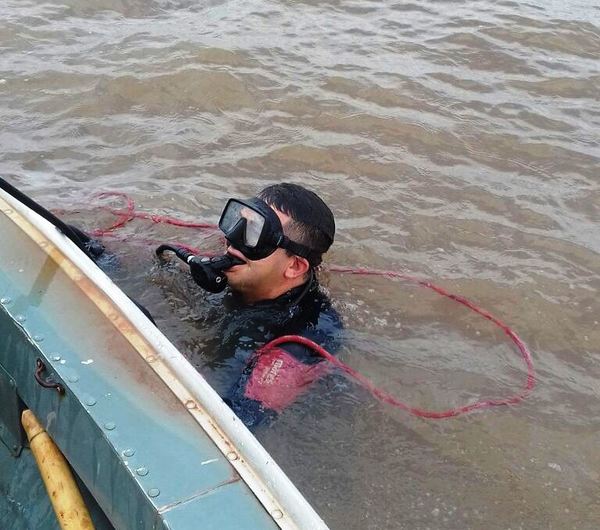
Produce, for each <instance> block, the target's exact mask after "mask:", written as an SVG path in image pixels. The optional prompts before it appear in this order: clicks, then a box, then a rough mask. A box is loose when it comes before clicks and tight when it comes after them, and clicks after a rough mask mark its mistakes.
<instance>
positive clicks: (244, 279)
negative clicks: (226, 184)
mask: <svg viewBox="0 0 600 530" xmlns="http://www.w3.org/2000/svg"><path fill="white" fill-rule="evenodd" d="M219 227H220V228H221V230H222V231H223V232H224V233H225V237H226V238H227V240H228V243H229V246H228V250H227V252H228V253H229V254H231V255H233V256H235V257H238V258H240V259H243V260H244V261H245V263H244V264H243V265H237V266H234V267H232V268H231V269H229V270H227V271H226V272H225V274H226V276H227V280H228V283H229V286H230V287H231V289H232V290H234V291H237V292H239V293H240V294H241V295H242V296H243V297H244V299H245V300H246V301H247V302H257V301H260V300H270V299H273V298H277V297H278V296H280V295H281V294H283V293H285V292H286V291H288V290H290V289H293V288H294V287H297V286H299V285H302V284H303V283H304V282H305V281H306V280H307V279H308V276H309V272H310V271H311V269H313V268H314V267H316V266H318V265H319V264H320V263H321V261H322V256H323V254H324V253H325V252H327V250H328V249H329V247H330V246H331V244H332V243H333V238H334V235H335V221H334V218H333V214H332V212H331V210H330V209H329V208H328V207H327V205H326V204H325V203H324V202H323V200H322V199H320V198H319V196H318V195H316V194H315V193H313V192H312V191H310V190H307V189H306V188H304V187H302V186H299V185H297V184H288V183H283V184H275V185H272V186H268V187H267V188H265V189H263V190H262V191H261V192H260V193H259V194H258V196H257V197H254V198H252V199H249V200H245V201H242V200H236V199H230V200H229V202H228V203H227V205H226V207H225V209H224V210H223V214H222V215H221V220H220V221H219Z"/></svg>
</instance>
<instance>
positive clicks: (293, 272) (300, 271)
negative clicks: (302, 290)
mask: <svg viewBox="0 0 600 530" xmlns="http://www.w3.org/2000/svg"><path fill="white" fill-rule="evenodd" d="M309 269H310V265H309V263H308V260H307V259H306V258H301V257H300V256H296V255H295V254H294V255H293V256H290V261H289V263H288V266H287V267H286V269H285V271H284V273H283V274H284V276H285V277H286V278H288V279H289V280H295V279H296V278H300V277H302V276H304V275H305V274H306V273H307V272H308V271H309Z"/></svg>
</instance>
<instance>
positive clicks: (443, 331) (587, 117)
mask: <svg viewBox="0 0 600 530" xmlns="http://www.w3.org/2000/svg"><path fill="white" fill-rule="evenodd" d="M3 13H4V16H3V18H2V20H1V21H0V38H1V42H2V55H1V56H0V119H1V121H2V127H1V128H0V140H1V143H2V151H1V152H0V171H1V172H2V173H3V174H4V175H8V176H9V178H10V179H11V181H12V182H14V183H16V184H18V185H20V186H21V187H22V188H23V189H24V190H25V191H27V192H29V193H31V194H32V195H33V196H34V197H35V198H37V199H38V200H39V201H40V202H42V203H43V204H45V205H47V206H52V207H55V208H63V209H67V210H73V209H78V210H79V213H77V214H69V218H70V220H73V221H77V222H79V223H80V224H82V225H84V226H87V227H88V228H90V227H95V226H105V225H106V224H107V223H110V222H111V221H112V219H110V216H107V214H106V212H105V211H103V210H100V209H97V208H95V207H93V206H94V204H90V203H94V200H93V199H92V195H93V193H94V192H97V191H104V190H116V189H118V190H122V191H126V192H127V193H129V194H130V195H132V196H133V197H134V198H135V200H136V203H137V206H138V207H139V208H140V209H144V210H146V211H157V212H161V213H169V214H178V215H181V216H184V217H186V218H187V219H202V220H207V221H214V220H215V219H216V216H217V214H218V213H219V211H220V208H221V207H222V205H223V203H224V200H225V199H226V198H227V197H229V196H230V195H234V196H235V195H251V194H254V192H256V191H257V190H258V189H259V188H261V187H263V186H264V185H265V184H267V183H272V182H276V181H280V180H283V179H285V180H292V181H295V182H301V183H304V184H306V185H307V186H309V187H311V188H313V189H315V190H317V191H318V192H319V194H321V195H322V196H323V197H324V198H325V200H326V201H327V202H328V203H329V204H330V205H331V207H332V209H333V210H334V212H335V213H336V217H337V221H338V236H337V239H336V243H335V245H334V247H333V249H332V251H331V253H330V257H329V263H340V264H357V265H363V266H370V267H377V268H382V269H398V270H409V271H412V272H413V273H415V274H418V275H421V276H424V277H430V278H432V279H434V280H435V281H436V282H438V283H441V284H443V285H444V286H445V287H446V288H448V289H449V290H451V291H453V292H459V293H461V294H463V295H465V296H468V297H469V298H472V299H473V300H475V301H477V302H478V303H479V304H481V305H482V306H483V307H485V308H487V309H490V310H492V311H493V312H494V313H495V314H497V315H498V316H499V317H500V318H501V319H503V320H505V321H506V322H507V323H509V324H511V325H512V326H514V327H515V329H516V330H517V331H518V332H519V333H520V335H521V336H522V337H523V338H524V340H525V341H526V342H527V343H528V344H529V345H530V347H531V348H532V350H533V352H534V360H535V363H536V368H537V373H538V378H539V385H538V387H537V388H536V391H535V392H534V394H533V395H532V397H531V398H530V399H528V400H527V401H526V402H525V403H523V404H521V405H519V406H518V407H513V408H511V409H505V410H489V411H485V412H480V413H476V414H472V415H470V416H466V417H461V418H458V419H452V420H445V421H443V422H431V421H423V420H420V419H417V418H412V417H409V416H407V415H406V414H404V413H402V412H401V411H397V410H394V409H391V408H390V407H388V406H385V405H382V404H381V403H379V402H377V401H375V400H374V399H373V398H372V396H370V395H369V394H368V393H367V392H366V391H365V390H364V389H361V388H360V387H358V385H357V384H355V383H354V382H352V381H351V380H349V379H347V378H345V377H341V376H340V377H338V378H333V379H331V380H327V381H323V382H322V383H321V384H319V385H317V387H316V388H315V389H314V391H313V392H312V393H311V395H310V396H309V397H307V398H306V399H304V400H302V401H301V402H299V403H297V404H296V405H294V406H293V407H292V408H291V409H290V410H289V411H288V412H286V414H284V415H283V416H282V417H281V418H280V419H279V421H277V422H276V423H274V424H273V425H271V426H270V427H269V428H268V429H265V430H263V431H259V432H258V433H257V434H258V436H259V438H260V439H261V441H262V442H263V443H264V445H265V446H266V447H267V449H268V450H270V451H271V452H272V453H273V455H274V456H275V457H276V458H277V459H278V460H279V461H280V463H281V465H282V467H283V468H284V469H285V470H286V471H287V472H288V474H289V475H290V476H291V477H292V478H293V479H294V480H295V481H296V483H297V484H298V485H299V487H300V488H301V489H302V491H303V492H304V493H305V494H306V496H307V497H308V498H309V499H310V500H311V502H312V503H313V504H314V505H315V506H316V507H317V509H318V510H319V512H320V513H321V514H322V515H323V516H324V518H325V519H326V520H327V521H328V523H329V524H330V525H331V526H332V527H333V528H378V529H379V528H411V529H412V528H427V527H430V528H452V529H454V528H540V529H541V528H549V527H553V528H581V529H587V528H590V529H591V528H595V527H596V526H597V525H596V524H595V521H596V520H597V519H598V518H599V517H600V503H599V501H598V500H597V481H598V479H600V457H599V456H598V451H597V449H596V446H597V440H596V439H595V438H596V431H597V429H596V428H595V424H596V423H597V421H598V414H599V413H598V410H599V409H598V398H599V397H600V396H599V394H600V391H599V390H598V389H599V386H598V377H599V376H600V370H599V369H598V361H599V360H600V325H599V324H598V322H599V320H600V318H599V316H598V315H599V314H600V311H599V309H600V307H599V305H598V302H597V296H596V293H597V292H598V289H599V288H600V280H599V274H600V266H599V264H598V263H599V260H598V255H599V253H600V243H599V239H598V219H599V218H600V184H599V183H598V176H597V168H598V163H599V162H600V138H599V136H598V130H599V126H600V106H599V105H598V94H599V93H600V67H599V63H598V57H599V56H600V26H599V24H598V20H599V17H600V4H598V3H597V2H591V3H590V2H582V1H577V0H573V1H571V0H569V1H568V2H558V1H554V0H552V1H549V2H538V1H537V0H535V1H532V2H528V3H516V2H511V1H502V2H490V1H489V0H481V1H476V2H468V3H457V2H447V1H444V2H432V1H424V2H420V3H410V2H409V3H401V2H400V3H398V2H392V1H389V2H388V1H385V2H381V1H379V2H372V1H368V0H357V1H353V2H350V1H348V2H340V1H337V0H331V1H327V2H313V1H310V0H306V1H294V2H292V1H289V0H274V1H271V2H266V3H265V2H256V1H251V2H245V3H243V4H240V3H239V2H208V3H204V4H202V5H201V6H200V5H198V4H197V3H194V2H185V1H174V2H166V1H162V0H158V1H153V2H141V1H120V0H102V1H100V0H97V1H94V2H90V1H83V2H82V1H77V2H74V1H67V2H64V1H63V2H60V3H56V2H52V1H51V2H45V3H42V4H38V3H33V2H14V1H9V2H5V6H4V10H3ZM163 240H165V241H167V240H169V241H178V240H180V241H185V242H187V243H190V244H193V245H196V246H205V247H207V248H215V246H216V245H218V244H219V243H218V240H217V239H216V238H214V237H213V236H211V237H209V238H208V239H206V235H205V234H203V233H199V232H194V231H190V230H188V231H185V230H180V231H177V230H175V229H172V228H168V227H165V226H159V225H153V224H151V223H145V222H142V221H135V222H132V223H130V224H128V225H127V226H126V227H125V228H124V229H123V230H122V231H121V232H120V233H119V234H118V237H114V238H112V239H107V240H106V243H107V245H108V246H110V247H111V249H113V250H114V251H115V252H117V253H118V254H119V256H120V258H121V261H122V263H123V268H122V270H121V272H120V273H119V274H118V276H117V280H118V282H119V283H120V284H121V285H122V286H123V287H124V288H125V289H126V290H127V291H128V292H129V293H131V294H132V295H134V296H136V297H137V298H139V299H140V301H141V302H142V303H144V304H145V305H146V306H148V307H149V308H150V310H151V311H152V313H153V314H154V315H155V316H156V318H157V321H158V323H159V325H160V327H161V329H163V330H164V331H165V333H166V334H167V335H168V336H169V337H170V338H171V339H172V340H173V341H174V342H175V343H176V344H177V345H178V346H180V347H181V348H182V349H183V350H184V351H186V350H187V351H188V353H189V351H196V352H200V354H202V352H203V348H205V347H206V344H207V343H208V340H209V339H210V338H211V333H213V332H214V330H215V329H218V328H217V327H216V326H217V324H218V322H219V318H220V313H219V301H218V299H213V298H207V297H205V296H204V295H203V294H201V293H199V292H198V290H197V289H195V287H194V286H193V284H191V283H190V281H189V280H188V279H186V278H185V277H184V276H183V275H181V274H179V273H178V272H177V270H173V269H169V268H166V269H160V268H159V267H158V265H157V264H156V262H155V261H154V260H153V257H152V247H151V246H149V244H148V242H149V241H163ZM322 283H323V284H324V285H325V286H326V287H327V289H328V290H329V291H330V293H331V296H332V298H333V299H334V300H336V304H337V307H338V309H339V311H340V312H341V313H342V315H343V316H344V318H345V325H346V328H347V330H348V337H347V343H346V346H345V349H344V350H343V351H342V353H341V356H342V358H343V359H344V360H345V361H346V362H348V363H349V364H350V365H352V366H353V367H356V368H358V369H360V370H361V371H362V373H364V374H366V375H368V377H369V378H371V379H372V380H373V381H375V382H376V383H377V384H378V385H380V386H381V387H383V388H385V389H386V390H388V391H390V392H392V393H393V394H395V395H397V396H398V397H399V398H400V399H403V400H405V401H407V402H409V403H411V404H414V405H418V406H427V407H432V408H445V407H447V406H449V405H457V404H462V403H465V402H469V401H472V400H475V399H478V398H480V397H486V396H490V397H498V396H503V395H506V394H507V393H510V392H514V391H515V390H517V389H518V388H519V387H520V385H521V384H522V381H523V377H524V374H523V367H522V365H521V364H520V360H519V357H518V352H515V351H513V349H512V346H511V344H510V343H509V342H508V341H507V338H506V337H505V336H504V335H503V334H502V332H500V331H499V330H498V329H497V328H494V327H492V326H491V325H490V324H489V323H488V322H486V321H485V320H483V319H481V318H478V317H477V316H475V315H473V314H471V313H469V312H468V311H467V310H466V309H464V308H462V307H460V306H458V305H457V304H454V303H453V302H451V301H448V300H445V299H442V298H440V297H437V296H436V295H435V294H433V293H430V292H427V291H426V290H424V289H420V288H417V287H414V286H411V285H407V284H405V283H403V282H400V281H391V280H385V279H382V278H364V277H354V276H341V275H337V274H334V273H330V272H327V271H324V272H323V274H322ZM204 355H206V356H207V358H208V357H209V356H210V352H204Z"/></svg>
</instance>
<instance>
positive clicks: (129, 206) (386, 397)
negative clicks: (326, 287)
mask: <svg viewBox="0 0 600 530" xmlns="http://www.w3.org/2000/svg"><path fill="white" fill-rule="evenodd" d="M96 197H98V198H99V199H105V198H112V197H118V198H121V199H124V201H125V209H116V208H110V207H103V209H105V210H106V211H108V212H110V213H111V214H113V215H114V216H116V217H117V219H116V221H115V222H114V223H113V224H111V225H110V226H108V227H107V228H102V229H96V230H92V231H90V234H91V235H93V236H95V237H115V236H116V234H115V231H116V230H118V229H120V228H122V227H123V226H125V225H126V224H127V223H129V222H130V221H132V220H133V219H145V220H149V221H152V222H153V223H159V224H169V225H173V226H177V227H183V228H195V229H200V230H211V231H213V230H216V229H217V226H216V225H214V224H210V223H195V222H190V221H183V220H181V219H177V218H175V217H169V216H167V215H157V214H150V213H144V212H138V211H136V208H135V203H134V201H133V199H132V198H131V197H129V196H128V195H127V194H125V193H121V192H104V193H100V194H98V195H97V196H96ZM151 243H154V242H151ZM176 244H177V245H179V246H181V247H185V248H187V249H188V250H190V251H192V252H194V253H198V249H195V248H194V247H190V246H188V245H184V244H182V243H176ZM328 270H329V271H331V272H339V273H342V274H356V275H362V276H385V277H388V278H401V279H403V280H407V281H410V282H413V283H416V284H418V285H420V286H422V287H426V288H427V289H431V290H432V291H435V292H436V293H438V294H439V295H441V296H445V297H447V298H450V299H451V300H454V301H455V302H457V303H459V304H462V305H464V306H465V307H467V308H468V309H470V310H471V311H473V312H475V313H477V314H478V315H480V316H482V317H484V318H485V319H487V320H489V321H490V322H492V323H493V324H494V325H496V326H497V327H499V328H500V329H501V330H502V331H503V332H504V333H505V334H506V335H507V336H508V337H509V338H510V340H511V341H512V342H513V343H514V344H515V346H516V347H517V349H518V350H519V352H520V353H521V356H522V358H523V361H524V362H525V365H526V367H527V378H526V381H525V384H524V385H523V388H522V389H521V391H520V392H519V393H517V394H514V395H512V396H509V397H507V398H504V399H482V400H479V401H476V402H475V403H471V404H468V405H464V406H461V407H455V408H451V409H447V410H441V411H432V410H426V409H421V408H417V407H411V406H409V405H407V404H406V403H404V402H402V401H399V400H398V399H396V398H395V397H394V396H392V395H391V394H389V393H387V392H385V391H383V390H381V389H379V388H377V387H376V386H375V385H374V384H373V383H372V382H371V381H370V380H369V379H367V378H366V377H365V376H363V375H362V374H360V373H359V372H357V371H356V370H354V369H353V368H351V367H350V366H348V365H347V364H345V363H343V362H342V361H340V360H339V359H338V358H337V357H334V356H333V355H331V353H329V352H328V351H327V350H325V349H324V348H322V347H321V346H319V345H318V344H316V343H315V342H313V341H312V340H310V339H307V338H306V337H302V336H299V335H284V336H282V337H278V338H276V339H274V340H272V341H271V342H269V343H268V344H266V345H265V346H263V348H262V349H261V350H260V352H265V351H267V350H270V349H272V348H274V347H276V346H278V345H279V344H284V343H290V342H295V343H298V344H302V345H303V346H306V347H307V348H309V349H311V350H313V351H314V352H315V353H317V354H319V355H321V356H322V357H323V358H325V359H327V360H328V361H329V362H330V363H331V364H333V365H334V366H337V367H338V368H339V369H340V370H342V371H343V372H345V373H347V374H348V375H350V376H351V377H353V378H354V379H356V380H357V381H358V382H359V383H360V384H362V385H363V386H364V387H365V388H367V389H368V390H369V391H370V392H371V394H373V396H375V397H376V398H377V399H379V400H381V401H383V402H384V403H388V404H389V405H392V406H394V407H398V408H400V409H402V410H405V411H406V412H408V413H410V414H412V415H414V416H418V417H420V418H429V419H444V418H451V417H454V416H458V415H460V414H466V413H468V412H472V411H474V410H478V409H483V408H489V407H498V406H504V405H514V404H516V403H519V402H521V401H523V400H524V399H525V398H526V397H527V396H528V395H529V394H530V393H531V391H532V390H533V388H534V387H535V382H536V381H535V371H534V367H533V360H532V357H531V352H530V351H529V349H528V348H527V346H526V345H525V343H524V342H523V341H522V340H521V338H520V337H519V336H518V335H517V334H516V332H515V331H513V330H512V329H511V328H510V327H509V326H508V325H506V324H505V323H504V322H502V321H501V320H500V319H498V318H496V317H495V316H493V315H492V314H491V313H490V312H488V311H486V310H485V309H483V308H481V307H479V306H477V305H476V304H474V303H473V302H471V301H470V300H468V299H467V298H465V297H463V296H459V295H456V294H452V293H450V292H448V291H447V290H446V289H444V288H443V287H440V286H438V285H435V284H433V283H431V282H428V281H426V280H422V279H419V278H417V277H416V276H411V275H409V274H405V273H402V272H397V271H384V270H377V269H367V268H363V267H346V266H339V265H331V266H329V267H328Z"/></svg>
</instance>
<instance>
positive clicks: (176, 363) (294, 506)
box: [0, 190, 328, 530]
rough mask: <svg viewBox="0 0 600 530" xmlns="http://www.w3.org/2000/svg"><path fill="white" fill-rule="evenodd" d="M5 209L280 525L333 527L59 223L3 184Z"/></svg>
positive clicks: (1, 207) (0, 200) (0, 203)
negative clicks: (151, 372) (11, 193)
mask: <svg viewBox="0 0 600 530" xmlns="http://www.w3.org/2000/svg"><path fill="white" fill-rule="evenodd" d="M0 211H2V212H3V213H4V214H5V215H7V216H8V217H9V218H11V220H12V221H13V222H14V223H15V224H17V225H18V226H19V227H20V228H21V230H23V232H24V233H25V234H27V235H28V236H29V237H30V238H31V239H32V240H33V241H35V242H36V243H37V244H38V245H39V246H40V248H41V249H42V250H43V251H44V252H45V253H46V254H47V255H48V256H49V257H50V258H52V259H53V260H54V261H55V262H56V263H57V265H58V266H59V267H60V268H61V269H62V270H63V272H64V273H65V274H67V276H68V277H69V278H71V280H72V281H74V282H75V283H76V284H77V285H78V286H79V287H80V288H81V290H82V291H83V292H84V294H85V295H86V296H87V297H88V298H89V299H90V300H91V301H92V302H93V303H94V304H95V305H96V306H97V307H98V309H99V310H100V311H101V312H102V313H103V314H104V315H105V316H106V318H108V319H109V320H110V321H111V322H112V323H113V325H114V326H115V328H116V329H117V330H118V332H119V333H121V334H122V335H123V336H124V337H125V338H126V339H127V341H128V342H129V343H130V344H131V345H132V347H133V348H134V349H135V350H136V351H137V352H138V354H139V355H140V356H141V357H142V358H143V359H144V361H145V362H146V363H147V364H148V366H149V367H150V368H151V369H152V370H154V372H155V373H156V374H157V375H158V376H159V377H160V379H161V380H162V381H163V382H164V383H165V384H166V385H167V387H168V388H169V389H170V390H171V392H173V394H174V395H175V396H176V397H177V399H178V400H179V401H180V402H181V404H182V406H184V407H186V409H187V410H188V412H189V413H190V414H191V415H192V417H193V418H194V419H195V420H196V422H197V423H198V424H199V425H200V426H201V427H202V429H203V430H204V431H205V432H206V434H207V435H208V436H209V437H210V439H211V440H212V441H213V442H214V443H215V445H216V446H217V447H218V448H219V450H220V451H221V452H222V453H223V454H224V455H225V456H226V457H227V458H228V460H229V461H230V463H231V465H232V466H233V467H234V468H235V470H236V471H237V472H238V473H239V475H240V476H241V477H242V479H243V480H244V482H245V483H246V484H247V485H248V487H249V488H250V490H251V491H252V492H253V493H254V495H255V496H256V497H257V499H258V500H259V501H260V503H261V504H262V505H263V506H264V508H265V509H266V510H267V512H268V513H269V514H270V516H271V517H272V518H273V520H274V521H275V523H276V524H277V525H278V526H279V527H280V528H282V529H284V530H288V529H289V530H292V529H308V528H310V529H311V530H313V529H314V530H319V529H323V530H327V528H328V527H327V525H326V524H325V522H324V521H323V520H322V519H321V517H320V516H319V515H318V514H317V512H316V511H315V510H314V509H313V507H312V506H311V505H310V504H309V503H308V501H307V500H306V499H305V498H304V496H303V495H302V494H301V493H300V492H299V491H298V489H297V488H296V486H294V484H293V483H292V481H291V480H290V479H289V478H288V477H287V475H285V473H284V472H283V470H282V469H281V468H280V467H279V465H278V464H277V463H276V462H275V461H274V460H273V458H272V457H271V456H270V455H269V453H268V452H267V451H266V450H265V449H264V447H262V445H261V444H260V443H259V442H258V440H256V438H255V437H254V436H253V435H252V434H251V433H250V431H249V430H248V429H247V428H246V426H245V425H244V424H243V423H242V421H241V420H240V419H239V418H238V417H237V416H236V415H235V414H234V413H233V412H232V411H231V409H230V408H229V407H228V406H227V405H226V404H225V403H224V402H223V400H222V399H221V398H220V397H219V395H218V394H217V393H216V392H215V391H214V390H213V388H212V387H211V386H210V385H209V384H208V383H207V382H206V381H205V379H204V378H203V377H202V376H201V375H200V373H199V372H198V371H197V370H196V369H195V368H194V367H193V366H192V365H191V364H190V363H189V362H188V361H187V360H186V359H185V357H183V355H182V354H181V353H180V352H179V351H178V350H177V349H176V348H175V346H174V345H173V344H172V343H171V342H170V341H169V340H168V339H167V337H165V336H164V335H163V334H162V332H161V331H160V330H159V329H158V328H157V327H155V326H154V325H153V324H152V323H151V322H149V321H148V319H147V318H146V316H145V315H144V314H143V313H142V312H141V311H140V310H139V308H138V307H137V306H136V305H135V304H134V303H133V302H132V301H131V300H130V299H129V298H128V297H127V296H126V295H125V294H124V293H123V292H122V291H121V290H120V289H119V288H118V287H117V286H116V285H115V284H114V283H113V282H112V280H111V279H110V278H109V277H108V276H106V274H104V272H102V271H101V270H100V269H99V268H98V267H97V266H96V265H95V264H94V263H93V262H92V261H90V260H89V258H88V257H87V256H85V255H84V254H83V253H82V252H81V250H80V249H78V248H77V247H76V246H75V244H74V243H72V242H71V241H70V240H69V239H67V238H66V237H65V236H64V235H63V234H61V233H60V232H59V231H58V230H57V229H56V227H54V226H53V225H52V224H50V223H49V222H48V221H46V220H45V219H43V218H42V217H40V216H39V215H37V214H36V213H35V212H32V211H31V210H29V209H28V208H27V207H26V206H24V205H23V204H21V203H19V202H18V201H16V200H15V199H13V198H12V197H10V196H9V195H8V194H6V193H5V192H3V191H2V190H0ZM40 243H42V244H41V245H40Z"/></svg>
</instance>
